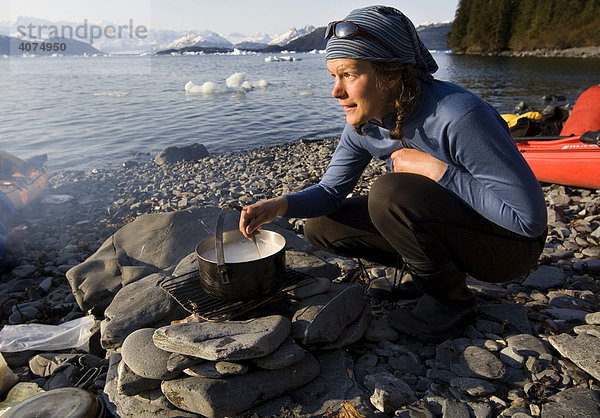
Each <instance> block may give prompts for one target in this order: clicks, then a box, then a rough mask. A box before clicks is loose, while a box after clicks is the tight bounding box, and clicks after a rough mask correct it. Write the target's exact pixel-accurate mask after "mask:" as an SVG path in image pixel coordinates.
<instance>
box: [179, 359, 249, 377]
mask: <svg viewBox="0 0 600 418" xmlns="http://www.w3.org/2000/svg"><path fill="white" fill-rule="evenodd" d="M183 372H184V373H185V374H187V375H188V376H192V377H206V378H209V379H219V378H223V377H227V376H236V375H240V374H245V373H246V372H248V365H247V364H240V363H233V362H230V361H219V362H213V361H207V362H204V363H200V364H196V365H194V366H190V367H188V368H187V369H185V370H184V371H183Z"/></svg>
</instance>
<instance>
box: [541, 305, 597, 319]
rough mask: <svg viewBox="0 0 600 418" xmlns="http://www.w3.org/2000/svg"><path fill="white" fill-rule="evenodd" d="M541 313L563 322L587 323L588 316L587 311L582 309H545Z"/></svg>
mask: <svg viewBox="0 0 600 418" xmlns="http://www.w3.org/2000/svg"><path fill="white" fill-rule="evenodd" d="M541 312H542V313H544V314H546V315H550V316H551V317H552V318H554V319H559V320H563V321H579V322H585V317H586V315H587V312H586V311H582V310H580V309H566V308H563V309H560V308H554V309H543V310H542V311H541Z"/></svg>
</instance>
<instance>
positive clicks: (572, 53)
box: [500, 46, 600, 58]
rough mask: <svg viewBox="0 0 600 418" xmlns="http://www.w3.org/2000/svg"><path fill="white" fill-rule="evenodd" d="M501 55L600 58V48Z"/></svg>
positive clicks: (537, 50) (512, 52)
mask: <svg viewBox="0 0 600 418" xmlns="http://www.w3.org/2000/svg"><path fill="white" fill-rule="evenodd" d="M500 55H505V56H511V57H554V58H555V57H562V58H600V46H585V47H578V48H567V49H536V50H533V51H509V52H501V53H500Z"/></svg>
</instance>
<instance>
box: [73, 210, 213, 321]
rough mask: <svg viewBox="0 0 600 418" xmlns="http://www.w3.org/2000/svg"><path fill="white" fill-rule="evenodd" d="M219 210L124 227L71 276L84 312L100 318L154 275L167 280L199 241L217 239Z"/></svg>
mask: <svg viewBox="0 0 600 418" xmlns="http://www.w3.org/2000/svg"><path fill="white" fill-rule="evenodd" d="M220 212H221V210H220V209H219V208H217V207H203V208H195V209H190V210H185V211H178V212H170V213H161V214H148V215H142V216H140V217H139V218H137V219H136V220H135V221H133V222H132V223H130V224H127V225H125V226H124V227H122V228H121V229H119V230H118V231H117V232H115V233H114V234H113V235H112V236H111V237H110V238H108V239H107V240H106V241H105V242H104V244H102V246H101V247H100V248H99V249H98V251H96V252H95V253H94V254H92V255H91V256H90V257H89V258H88V259H87V260H85V261H84V262H83V263H81V264H79V265H77V266H75V267H73V268H72V269H70V270H69V271H67V279H68V280H69V284H70V285H71V289H72V291H73V294H74V295H75V299H76V301H77V303H78V305H79V307H80V308H81V310H82V311H84V312H87V311H89V310H90V309H91V310H92V312H93V313H94V314H95V315H96V316H102V314H103V312H104V310H105V309H106V307H107V306H108V305H109V304H110V303H111V301H112V300H113V298H114V296H115V295H116V294H117V292H118V291H119V290H120V289H121V288H122V287H124V286H126V285H128V284H130V283H133V282H136V281H138V280H140V279H141V278H143V277H146V276H148V275H149V274H152V273H158V272H160V273H162V274H165V275H169V274H170V273H171V272H172V271H173V269H174V268H175V266H176V265H177V263H179V261H180V260H181V259H183V258H184V257H185V256H186V255H188V254H189V253H191V252H194V250H195V248H196V245H197V244H198V242H200V241H201V240H203V239H205V238H207V237H209V236H211V235H214V232H213V230H211V229H210V228H214V224H215V223H216V219H217V217H218V215H219V213H220Z"/></svg>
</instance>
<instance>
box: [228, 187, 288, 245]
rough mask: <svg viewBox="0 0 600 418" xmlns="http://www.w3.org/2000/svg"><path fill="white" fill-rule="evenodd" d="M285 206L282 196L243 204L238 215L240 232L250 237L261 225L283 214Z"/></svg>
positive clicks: (285, 200)
mask: <svg viewBox="0 0 600 418" xmlns="http://www.w3.org/2000/svg"><path fill="white" fill-rule="evenodd" d="M287 206H288V202H287V199H286V198H285V197H283V196H281V197H275V198H273V199H269V200H263V201H261V202H257V203H253V204H252V205H248V206H244V208H243V209H242V214H241V216H240V226H239V228H240V232H241V233H242V234H244V236H245V237H246V238H250V239H252V236H253V235H254V234H255V233H256V231H257V230H258V229H259V228H260V227H261V226H262V225H264V224H266V223H269V222H271V221H272V220H273V219H275V217H277V216H283V215H284V214H285V212H286V211H287Z"/></svg>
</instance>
